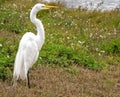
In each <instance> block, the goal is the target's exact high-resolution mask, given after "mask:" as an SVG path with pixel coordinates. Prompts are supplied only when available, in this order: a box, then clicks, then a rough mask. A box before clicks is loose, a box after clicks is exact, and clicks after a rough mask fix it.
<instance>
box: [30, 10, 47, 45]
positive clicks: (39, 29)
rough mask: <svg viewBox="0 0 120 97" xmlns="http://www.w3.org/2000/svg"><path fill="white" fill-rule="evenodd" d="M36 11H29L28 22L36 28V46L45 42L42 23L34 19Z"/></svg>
mask: <svg viewBox="0 0 120 97" xmlns="http://www.w3.org/2000/svg"><path fill="white" fill-rule="evenodd" d="M36 14H37V11H35V10H34V8H33V9H32V10H31V13H30V20H31V22H32V23H33V24H34V25H35V26H36V28H37V39H38V45H40V44H43V43H44V40H45V32H44V27H43V24H42V22H41V21H40V20H39V19H37V18H36Z"/></svg>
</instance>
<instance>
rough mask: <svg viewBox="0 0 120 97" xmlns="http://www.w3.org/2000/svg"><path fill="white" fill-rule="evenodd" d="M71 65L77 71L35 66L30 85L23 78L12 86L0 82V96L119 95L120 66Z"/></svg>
mask: <svg viewBox="0 0 120 97" xmlns="http://www.w3.org/2000/svg"><path fill="white" fill-rule="evenodd" d="M73 68H74V69H76V70H77V72H79V73H78V74H76V75H73V74H70V73H68V72H66V71H65V70H63V69H61V68H53V67H36V68H34V69H32V70H31V71H30V78H31V88H30V89H28V88H27V87H26V86H25V82H23V81H22V82H20V83H18V85H17V87H14V88H13V87H12V86H11V85H10V82H0V97H120V66H111V67H110V68H109V70H103V71H93V70H89V69H86V68H83V67H77V66H76V67H73Z"/></svg>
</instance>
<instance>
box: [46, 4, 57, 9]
mask: <svg viewBox="0 0 120 97" xmlns="http://www.w3.org/2000/svg"><path fill="white" fill-rule="evenodd" d="M44 8H57V6H47V5H46V6H44Z"/></svg>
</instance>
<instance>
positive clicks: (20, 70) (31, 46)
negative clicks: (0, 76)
mask: <svg viewBox="0 0 120 97" xmlns="http://www.w3.org/2000/svg"><path fill="white" fill-rule="evenodd" d="M35 39H36V36H35V35H34V34H33V33H30V32H29V33H26V34H25V35H24V36H23V37H22V39H21V40H20V44H19V49H18V52H17V55H16V59H15V66H14V75H15V76H16V77H17V79H18V78H19V77H20V78H21V79H24V78H25V77H26V73H27V71H28V70H29V68H31V67H32V65H33V64H34V63H35V62H36V60H37V58H38V55H39V50H38V46H37V43H36V40H35Z"/></svg>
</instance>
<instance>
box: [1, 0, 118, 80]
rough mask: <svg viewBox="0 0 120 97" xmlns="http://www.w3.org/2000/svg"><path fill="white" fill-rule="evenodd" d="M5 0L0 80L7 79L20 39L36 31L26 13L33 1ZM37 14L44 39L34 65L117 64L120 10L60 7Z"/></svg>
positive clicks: (103, 65) (88, 66)
mask: <svg viewBox="0 0 120 97" xmlns="http://www.w3.org/2000/svg"><path fill="white" fill-rule="evenodd" d="M25 2H27V1H22V2H16V1H6V2H3V3H2V4H1V5H0V6H1V8H0V44H1V45H2V46H0V79H3V80H5V79H7V78H10V76H11V74H12V70H13V64H14V59H15V55H16V52H17V49H18V43H19V41H20V38H21V37H22V35H23V34H24V33H25V32H26V31H32V32H34V33H36V30H35V27H34V25H33V24H32V23H31V22H30V20H29V12H30V9H31V7H32V6H33V5H34V4H35V3H36V2H27V3H25ZM58 6H59V8H57V9H54V10H45V11H41V12H39V13H38V18H40V19H41V20H42V22H43V24H44V27H45V34H46V40H45V44H44V46H43V48H42V50H41V52H40V55H39V59H38V62H37V64H42V65H50V66H60V67H62V68H68V69H66V70H68V71H70V70H72V69H69V68H71V66H72V65H76V64H77V65H80V66H85V67H87V68H90V69H94V70H98V69H104V68H106V67H107V66H109V65H119V64H120V61H119V58H120V14H119V12H120V11H119V10H114V11H110V12H108V11H106V12H96V11H93V12H88V11H81V10H78V9H66V8H64V7H63V8H62V7H60V6H61V5H58Z"/></svg>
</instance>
